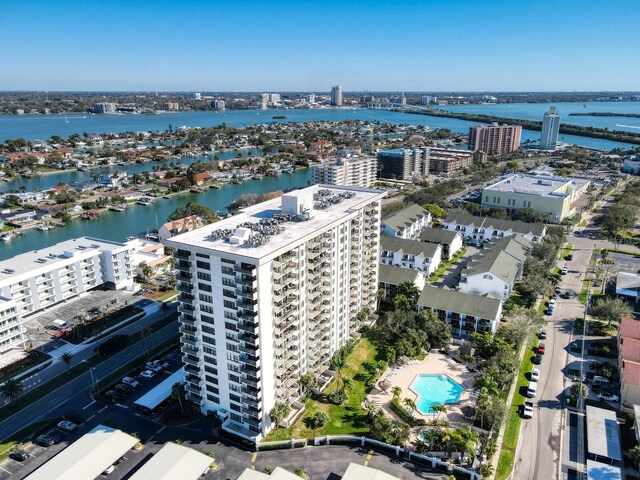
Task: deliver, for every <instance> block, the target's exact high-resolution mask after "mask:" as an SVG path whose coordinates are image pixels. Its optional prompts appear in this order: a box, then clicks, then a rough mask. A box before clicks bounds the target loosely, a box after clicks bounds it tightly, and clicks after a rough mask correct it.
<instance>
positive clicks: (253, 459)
mask: <svg viewBox="0 0 640 480" xmlns="http://www.w3.org/2000/svg"><path fill="white" fill-rule="evenodd" d="M257 456H258V452H253V453H252V454H251V463H256V457H257Z"/></svg>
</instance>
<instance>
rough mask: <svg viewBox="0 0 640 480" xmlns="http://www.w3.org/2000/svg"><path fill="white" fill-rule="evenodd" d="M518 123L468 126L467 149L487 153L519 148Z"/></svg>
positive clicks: (519, 130) (504, 151)
mask: <svg viewBox="0 0 640 480" xmlns="http://www.w3.org/2000/svg"><path fill="white" fill-rule="evenodd" d="M521 137H522V127H521V126H520V125H498V124H497V123H492V124H491V125H477V126H474V127H470V128H469V150H471V151H472V152H475V151H478V150H479V151H481V152H484V153H486V154H487V155H496V154H500V153H508V152H512V151H514V150H517V149H518V148H520V139H521Z"/></svg>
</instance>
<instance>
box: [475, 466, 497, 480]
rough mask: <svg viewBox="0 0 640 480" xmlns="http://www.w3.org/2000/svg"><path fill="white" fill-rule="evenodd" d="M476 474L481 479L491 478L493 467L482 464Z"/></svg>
mask: <svg viewBox="0 0 640 480" xmlns="http://www.w3.org/2000/svg"><path fill="white" fill-rule="evenodd" d="M478 473H479V474H480V476H481V477H482V478H483V479H484V478H491V476H492V475H493V467H492V466H491V464H490V463H482V464H480V466H479V467H478Z"/></svg>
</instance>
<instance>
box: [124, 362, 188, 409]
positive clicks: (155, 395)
mask: <svg viewBox="0 0 640 480" xmlns="http://www.w3.org/2000/svg"><path fill="white" fill-rule="evenodd" d="M183 382H184V369H182V368H181V369H180V370H178V371H176V372H173V374H171V375H170V376H169V377H167V378H165V379H164V380H163V381H162V382H160V383H159V384H158V385H156V386H155V387H153V388H152V389H151V390H149V391H148V392H147V393H145V394H144V395H143V396H141V397H140V398H139V399H138V400H136V401H135V402H134V403H135V404H136V405H140V406H141V407H146V408H148V409H149V410H153V409H154V408H156V407H157V406H158V405H160V404H161V403H162V402H164V401H165V400H166V399H167V398H169V397H170V396H171V389H172V388H173V386H174V385H175V384H176V383H183Z"/></svg>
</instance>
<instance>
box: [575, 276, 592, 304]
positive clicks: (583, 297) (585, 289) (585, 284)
mask: <svg viewBox="0 0 640 480" xmlns="http://www.w3.org/2000/svg"><path fill="white" fill-rule="evenodd" d="M590 287H591V280H583V281H582V290H580V296H579V297H578V300H580V303H581V304H583V305H584V304H586V303H587V297H588V296H589V288H590Z"/></svg>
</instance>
